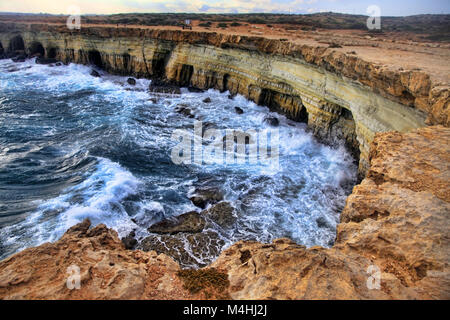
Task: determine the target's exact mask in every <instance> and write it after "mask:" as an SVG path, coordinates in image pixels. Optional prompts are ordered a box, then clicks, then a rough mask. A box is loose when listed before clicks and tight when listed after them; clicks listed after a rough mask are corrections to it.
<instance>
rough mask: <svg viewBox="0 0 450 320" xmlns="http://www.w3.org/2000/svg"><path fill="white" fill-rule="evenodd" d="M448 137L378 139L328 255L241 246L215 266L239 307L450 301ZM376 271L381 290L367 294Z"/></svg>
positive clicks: (442, 132)
mask: <svg viewBox="0 0 450 320" xmlns="http://www.w3.org/2000/svg"><path fill="white" fill-rule="evenodd" d="M449 142H450V129H448V128H444V127H441V126H438V127H432V128H423V129H419V130H417V131H414V132H411V133H408V134H400V133H398V132H389V133H383V134H381V133H380V134H377V135H376V137H375V140H374V144H373V146H372V148H371V152H370V159H371V168H370V170H369V172H368V176H367V178H366V179H364V180H363V182H362V183H361V184H360V185H358V186H356V187H355V188H354V190H353V193H352V194H351V195H350V196H349V198H348V199H347V203H346V206H345V208H344V210H343V213H342V215H341V223H340V224H339V225H338V228H337V237H336V242H335V245H334V246H333V247H332V248H330V249H324V248H320V247H313V248H309V249H307V248H305V247H302V246H299V245H296V244H295V243H293V242H292V241H290V240H288V239H279V240H275V241H274V242H273V243H272V244H268V245H267V244H261V243H257V242H238V243H236V244H234V245H233V246H231V247H230V248H229V249H227V250H226V251H224V252H222V254H221V255H220V257H219V258H218V259H217V260H216V261H215V262H214V263H213V264H212V266H221V267H223V268H225V271H226V272H227V273H228V275H229V279H230V295H231V297H232V298H234V299H449V298H450V269H449V263H450V223H449V215H450V143H449ZM371 265H374V266H376V267H377V268H379V271H380V275H381V282H380V289H379V290H377V289H368V286H367V281H368V277H369V276H370V275H371V273H368V268H369V267H370V266H371Z"/></svg>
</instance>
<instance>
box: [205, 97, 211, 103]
mask: <svg viewBox="0 0 450 320" xmlns="http://www.w3.org/2000/svg"><path fill="white" fill-rule="evenodd" d="M203 102H204V103H210V102H211V98H210V97H207V98H205V99H203Z"/></svg>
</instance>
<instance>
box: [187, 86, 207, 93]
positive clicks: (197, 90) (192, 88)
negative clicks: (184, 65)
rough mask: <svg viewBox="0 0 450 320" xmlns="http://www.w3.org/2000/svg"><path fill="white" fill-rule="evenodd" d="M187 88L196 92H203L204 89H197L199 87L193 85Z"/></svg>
mask: <svg viewBox="0 0 450 320" xmlns="http://www.w3.org/2000/svg"><path fill="white" fill-rule="evenodd" d="M188 90H189V92H198V93H202V92H205V90H203V89H199V88H195V87H188Z"/></svg>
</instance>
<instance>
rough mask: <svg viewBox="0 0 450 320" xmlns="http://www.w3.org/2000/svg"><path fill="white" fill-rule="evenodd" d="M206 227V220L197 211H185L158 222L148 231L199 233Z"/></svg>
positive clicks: (159, 232)
mask: <svg viewBox="0 0 450 320" xmlns="http://www.w3.org/2000/svg"><path fill="white" fill-rule="evenodd" d="M204 227H205V220H204V219H203V217H202V216H201V215H200V214H199V213H198V212H196V211H191V212H187V213H183V214H182V215H179V216H177V217H174V218H171V219H166V220H163V221H161V222H158V223H156V224H154V225H152V226H151V227H149V228H148V231H150V232H153V233H158V234H176V233H179V232H188V233H198V232H202V230H203V228H204Z"/></svg>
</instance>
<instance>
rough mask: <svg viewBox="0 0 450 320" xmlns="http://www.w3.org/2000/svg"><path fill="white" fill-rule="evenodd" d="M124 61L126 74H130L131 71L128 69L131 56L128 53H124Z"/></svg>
mask: <svg viewBox="0 0 450 320" xmlns="http://www.w3.org/2000/svg"><path fill="white" fill-rule="evenodd" d="M122 61H123V70H124V72H128V71H129V70H128V68H129V67H130V61H131V56H130V55H129V54H128V53H124V54H123V55H122Z"/></svg>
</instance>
